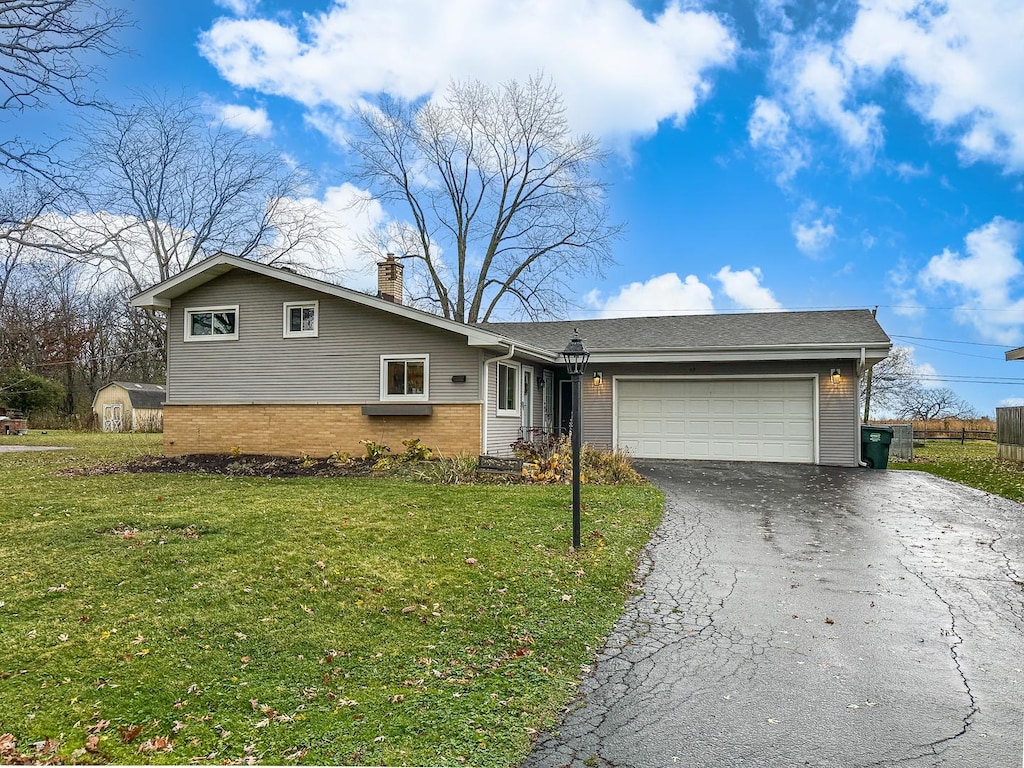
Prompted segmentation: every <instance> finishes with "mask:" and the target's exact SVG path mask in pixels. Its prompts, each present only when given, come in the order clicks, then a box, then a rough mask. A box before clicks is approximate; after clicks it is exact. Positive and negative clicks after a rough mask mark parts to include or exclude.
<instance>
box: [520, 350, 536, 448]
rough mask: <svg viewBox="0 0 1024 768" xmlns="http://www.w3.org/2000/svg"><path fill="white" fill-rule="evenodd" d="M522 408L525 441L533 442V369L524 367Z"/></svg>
mask: <svg viewBox="0 0 1024 768" xmlns="http://www.w3.org/2000/svg"><path fill="white" fill-rule="evenodd" d="M519 406H520V408H522V428H523V440H533V434H531V430H533V367H532V366H529V365H524V366H523V396H522V397H521V398H520V402H519Z"/></svg>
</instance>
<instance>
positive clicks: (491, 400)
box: [484, 360, 522, 456]
mask: <svg viewBox="0 0 1024 768" xmlns="http://www.w3.org/2000/svg"><path fill="white" fill-rule="evenodd" d="M502 362H508V363H510V364H518V363H519V361H518V360H509V361H504V360H503V361H502ZM521 373H522V368H520V375H521ZM484 418H485V419H487V445H486V447H485V449H484V452H485V453H487V454H490V455H491V456H510V455H511V454H512V443H514V442H515V441H516V440H518V439H519V438H520V437H522V418H521V417H520V416H519V415H518V414H516V415H514V416H506V415H501V416H499V415H498V363H497V362H493V363H488V365H487V408H486V411H485V413H484Z"/></svg>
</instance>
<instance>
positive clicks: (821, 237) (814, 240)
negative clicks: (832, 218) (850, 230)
mask: <svg viewBox="0 0 1024 768" xmlns="http://www.w3.org/2000/svg"><path fill="white" fill-rule="evenodd" d="M793 237H795V238H796V247H797V248H798V249H799V250H800V251H801V252H803V253H805V254H807V255H808V256H817V255H819V254H820V253H821V252H822V251H824V250H825V249H826V248H828V246H829V245H830V244H831V243H832V241H833V240H835V239H836V228H835V225H833V224H832V222H826V221H825V219H823V218H817V219H814V220H813V221H809V222H807V223H804V222H801V221H794V222H793Z"/></svg>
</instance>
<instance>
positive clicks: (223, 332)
mask: <svg viewBox="0 0 1024 768" xmlns="http://www.w3.org/2000/svg"><path fill="white" fill-rule="evenodd" d="M184 338H185V341H231V340H237V339H238V305H237V304H235V305H234V306H219V307H186V308H185V337H184Z"/></svg>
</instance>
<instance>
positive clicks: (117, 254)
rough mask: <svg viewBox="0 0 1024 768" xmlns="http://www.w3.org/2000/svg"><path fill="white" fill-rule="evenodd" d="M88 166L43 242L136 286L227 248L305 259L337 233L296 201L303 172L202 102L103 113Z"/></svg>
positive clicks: (152, 102) (148, 103) (93, 132)
mask: <svg viewBox="0 0 1024 768" xmlns="http://www.w3.org/2000/svg"><path fill="white" fill-rule="evenodd" d="M78 167H79V169H80V171H79V172H80V173H81V179H80V180H79V182H78V184H77V185H76V186H77V188H78V189H79V190H80V197H79V198H78V199H77V205H74V206H73V207H71V208H69V209H68V210H67V211H66V212H65V215H64V216H60V217H56V216H55V217H50V218H49V219H48V220H47V221H44V220H42V219H40V220H38V221H37V222H36V226H35V228H34V232H33V234H32V237H33V238H34V243H35V244H36V245H37V246H38V247H41V248H46V249H50V250H55V251H59V252H62V253H64V254H66V255H69V256H71V257H72V258H74V259H75V260H77V261H80V262H85V263H91V264H94V265H97V266H99V267H100V268H102V269H108V270H115V271H116V272H118V273H120V275H121V276H122V277H123V278H124V279H125V280H126V281H127V285H128V288H129V289H130V290H133V291H139V290H142V289H144V288H147V287H149V286H150V285H152V284H154V283H156V282H158V281H160V280H166V279H167V278H169V277H172V276H173V275H175V274H177V273H179V272H181V271H182V270H185V269H188V268H189V267H190V266H192V265H193V264H194V263H196V262H197V261H200V260H202V259H203V258H206V257H207V256H210V255H213V254H214V253H216V252H217V251H228V252H230V253H233V254H235V255H238V256H244V257H249V258H254V259H257V260H260V261H264V262H269V263H283V264H293V265H294V264H296V263H297V262H298V261H301V260H302V259H307V258H310V257H311V255H312V256H314V257H315V256H316V255H317V254H320V253H321V252H319V251H317V249H318V248H320V247H324V248H326V247H329V243H330V242H331V238H330V237H327V236H326V235H327V234H329V233H328V231H327V230H328V226H327V225H326V224H325V223H324V221H323V220H322V218H321V217H320V215H319V214H318V213H317V212H316V211H315V210H314V209H313V208H311V207H306V208H296V206H294V205H289V204H288V202H290V201H291V200H293V199H294V198H295V197H296V196H297V195H298V194H299V193H300V192H301V191H302V190H303V185H304V183H305V180H304V177H303V175H302V173H301V171H300V170H298V169H296V168H295V167H294V166H291V165H289V164H287V163H286V162H285V161H284V160H283V159H282V158H281V157H280V155H278V154H277V153H275V152H273V151H269V150H267V149H266V148H264V147H263V146H262V145H261V144H260V143H259V141H258V140H257V139H255V138H253V137H251V136H249V135H247V134H245V133H243V132H239V131H235V130H231V129H228V128H226V127H225V126H223V125H221V124H216V123H215V124H211V123H210V120H209V118H208V116H207V115H205V114H204V113H203V111H202V109H201V108H200V106H199V105H198V104H196V103H195V102H193V101H189V100H173V101H171V100H162V99H145V100H143V101H142V102H141V103H140V104H138V105H137V106H135V107H132V108H130V109H127V110H122V111H121V112H119V113H118V114H109V115H104V116H103V117H101V118H99V119H97V120H94V121H93V122H92V125H91V126H90V129H89V141H88V145H87V147H86V150H85V152H84V154H83V156H82V157H81V159H80V161H79V162H78ZM321 255H322V254H321Z"/></svg>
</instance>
